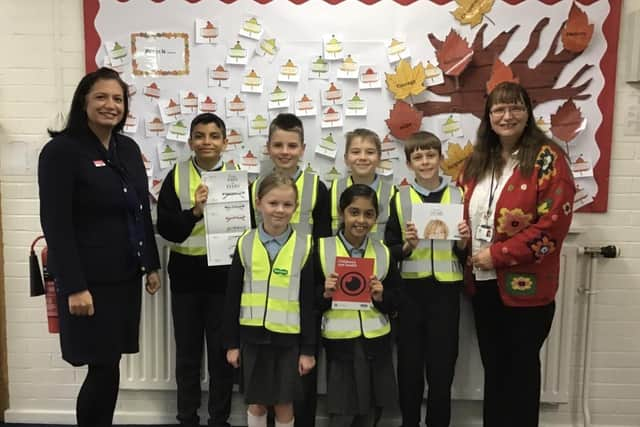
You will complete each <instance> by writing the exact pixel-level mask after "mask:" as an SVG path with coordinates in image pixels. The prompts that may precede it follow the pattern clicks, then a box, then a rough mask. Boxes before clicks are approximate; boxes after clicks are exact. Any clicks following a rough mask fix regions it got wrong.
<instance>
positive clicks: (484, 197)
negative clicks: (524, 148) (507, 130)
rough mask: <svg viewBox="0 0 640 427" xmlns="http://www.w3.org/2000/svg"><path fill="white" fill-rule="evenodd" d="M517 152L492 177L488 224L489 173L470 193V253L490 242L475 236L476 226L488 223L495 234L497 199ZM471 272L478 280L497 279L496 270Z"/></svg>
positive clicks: (515, 164)
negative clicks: (491, 196) (497, 173)
mask: <svg viewBox="0 0 640 427" xmlns="http://www.w3.org/2000/svg"><path fill="white" fill-rule="evenodd" d="M517 153H518V152H517V151H516V152H514V153H513V154H511V158H510V159H509V160H507V163H506V164H505V165H504V169H503V170H502V176H501V177H500V178H498V177H494V179H493V187H494V189H495V190H494V195H493V200H492V203H491V210H490V215H489V221H488V224H486V221H485V220H484V215H485V214H486V213H487V208H488V207H489V206H488V205H489V197H490V195H491V174H487V175H485V176H484V177H483V178H482V179H480V181H478V183H477V184H476V186H475V188H474V189H473V194H472V195H471V200H469V220H470V221H471V224H470V227H471V253H472V254H475V253H477V252H479V251H480V250H481V249H484V248H486V247H489V246H491V242H485V241H482V240H478V239H476V238H475V235H476V230H477V229H478V227H479V226H480V225H481V224H482V225H488V226H490V227H491V230H492V232H493V235H494V236H495V234H496V230H495V227H494V224H495V217H496V205H497V203H498V199H499V198H500V194H502V190H503V189H504V186H505V184H506V183H507V181H509V178H511V175H513V170H514V169H515V167H516V166H518V160H517V159H516V157H515V156H516V154H517ZM473 274H474V276H475V278H476V280H478V281H486V280H494V279H497V278H498V276H497V274H496V270H476V269H475V268H474V269H473Z"/></svg>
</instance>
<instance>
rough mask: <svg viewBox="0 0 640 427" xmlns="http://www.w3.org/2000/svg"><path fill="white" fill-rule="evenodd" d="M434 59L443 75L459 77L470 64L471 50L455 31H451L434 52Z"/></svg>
mask: <svg viewBox="0 0 640 427" xmlns="http://www.w3.org/2000/svg"><path fill="white" fill-rule="evenodd" d="M436 58H438V63H439V64H440V68H441V69H442V72H443V73H445V74H446V75H448V76H459V75H460V74H461V73H462V72H463V71H464V69H465V68H467V65H469V63H470V62H471V58H473V49H471V48H470V47H469V44H468V43H467V42H466V41H465V40H464V39H463V38H462V37H460V35H459V34H458V33H457V32H456V31H455V30H451V31H450V32H449V34H448V35H447V38H446V39H445V40H444V42H443V43H442V46H440V49H437V50H436Z"/></svg>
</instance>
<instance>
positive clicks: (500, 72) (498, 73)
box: [487, 59, 520, 93]
mask: <svg viewBox="0 0 640 427" xmlns="http://www.w3.org/2000/svg"><path fill="white" fill-rule="evenodd" d="M502 82H513V83H520V79H518V78H517V77H515V76H514V75H513V71H512V70H511V67H509V66H508V65H505V63H504V62H502V61H500V59H496V61H495V62H494V63H493V67H492V68H491V78H489V81H488V82H487V93H491V91H492V90H493V88H495V87H496V86H498V85H499V84H500V83H502Z"/></svg>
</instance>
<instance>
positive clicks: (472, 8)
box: [451, 0, 493, 28]
mask: <svg viewBox="0 0 640 427" xmlns="http://www.w3.org/2000/svg"><path fill="white" fill-rule="evenodd" d="M456 3H458V8H457V9H456V10H454V11H453V12H451V13H452V14H453V16H454V17H455V18H456V19H457V20H458V22H460V23H461V24H469V25H471V27H472V28H473V27H475V26H476V25H478V24H479V23H480V22H482V17H483V16H484V14H485V13H487V12H489V11H490V10H491V7H492V6H493V0H456Z"/></svg>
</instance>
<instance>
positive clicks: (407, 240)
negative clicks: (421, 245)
mask: <svg viewBox="0 0 640 427" xmlns="http://www.w3.org/2000/svg"><path fill="white" fill-rule="evenodd" d="M418 240H419V238H418V228H416V225H415V224H414V223H413V222H411V221H409V222H407V229H406V231H405V233H404V245H402V252H403V253H404V254H408V253H409V252H411V251H412V250H414V249H415V248H417V247H418Z"/></svg>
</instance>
